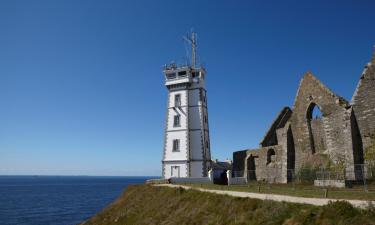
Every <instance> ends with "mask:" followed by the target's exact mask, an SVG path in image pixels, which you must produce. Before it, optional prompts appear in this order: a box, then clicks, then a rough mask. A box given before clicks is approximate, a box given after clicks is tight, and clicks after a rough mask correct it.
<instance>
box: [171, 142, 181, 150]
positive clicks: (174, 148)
mask: <svg viewBox="0 0 375 225" xmlns="http://www.w3.org/2000/svg"><path fill="white" fill-rule="evenodd" d="M172 151H174V152H179V151H180V140H179V139H174V140H173V150H172Z"/></svg>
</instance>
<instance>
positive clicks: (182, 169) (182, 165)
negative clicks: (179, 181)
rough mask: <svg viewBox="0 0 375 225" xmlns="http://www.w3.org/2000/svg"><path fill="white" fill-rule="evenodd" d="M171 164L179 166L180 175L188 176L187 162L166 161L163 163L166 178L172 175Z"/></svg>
mask: <svg viewBox="0 0 375 225" xmlns="http://www.w3.org/2000/svg"><path fill="white" fill-rule="evenodd" d="M172 166H178V167H179V168H180V177H188V165H187V163H178V162H166V163H164V173H165V174H164V175H165V178H166V179H168V178H170V177H171V175H172Z"/></svg>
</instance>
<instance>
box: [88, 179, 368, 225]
mask: <svg viewBox="0 0 375 225" xmlns="http://www.w3.org/2000/svg"><path fill="white" fill-rule="evenodd" d="M83 224H84V225H95V224H97V225H99V224H100V225H102V224H106V225H112V224H129V225H142V224H147V225H150V224H163V225H169V224H170V225H180V224H205V225H206V224H287V225H292V224H293V225H295V224H327V225H328V224H335V225H340V224H350V225H355V224H360V225H363V224H375V209H368V210H360V209H357V208H354V207H352V206H351V205H350V204H349V203H346V202H336V203H331V204H329V205H326V206H322V207H318V206H310V205H302V204H292V203H285V202H274V201H262V200H257V199H247V198H236V197H230V196H225V195H216V194H210V193H203V192H199V191H195V190H183V189H174V188H168V187H154V186H150V185H136V186H129V187H128V188H127V189H126V191H125V192H124V193H123V194H122V195H121V196H120V197H119V198H118V199H117V200H116V201H115V202H114V203H113V204H111V205H110V206H109V207H107V208H106V209H104V210H103V211H102V212H100V213H99V214H97V215H96V216H94V217H93V218H91V219H90V220H88V221H86V222H84V223H83Z"/></svg>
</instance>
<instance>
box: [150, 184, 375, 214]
mask: <svg viewBox="0 0 375 225" xmlns="http://www.w3.org/2000/svg"><path fill="white" fill-rule="evenodd" d="M155 186H163V187H171V188H178V187H181V188H184V189H194V190H198V191H203V192H209V193H215V194H220V195H230V196H235V197H241V198H255V199H261V200H273V201H278V202H282V201H284V202H293V203H302V204H310V205H318V206H322V205H326V204H328V202H329V201H347V202H349V203H350V204H352V205H353V206H355V207H359V208H367V207H368V206H369V204H370V202H371V203H372V204H374V205H375V201H362V200H348V199H330V198H304V197H294V196H288V195H275V194H260V193H251V192H240V191H222V190H210V189H205V188H195V187H189V186H184V185H177V184H158V185H155Z"/></svg>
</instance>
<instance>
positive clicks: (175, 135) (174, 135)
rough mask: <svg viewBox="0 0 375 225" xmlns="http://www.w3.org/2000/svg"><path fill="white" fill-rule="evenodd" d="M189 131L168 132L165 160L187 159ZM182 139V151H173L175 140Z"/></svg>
mask: <svg viewBox="0 0 375 225" xmlns="http://www.w3.org/2000/svg"><path fill="white" fill-rule="evenodd" d="M186 135H187V131H178V132H168V133H167V138H166V139H167V140H166V151H165V159H164V160H187V151H188V149H187V144H188V143H187V139H186ZM175 139H179V140H180V151H177V152H174V151H173V140H175Z"/></svg>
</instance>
